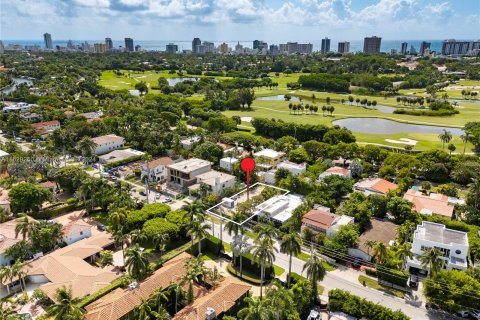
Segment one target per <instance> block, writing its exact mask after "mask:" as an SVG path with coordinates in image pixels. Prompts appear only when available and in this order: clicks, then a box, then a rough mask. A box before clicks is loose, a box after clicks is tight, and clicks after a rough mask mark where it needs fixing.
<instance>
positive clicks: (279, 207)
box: [255, 194, 303, 223]
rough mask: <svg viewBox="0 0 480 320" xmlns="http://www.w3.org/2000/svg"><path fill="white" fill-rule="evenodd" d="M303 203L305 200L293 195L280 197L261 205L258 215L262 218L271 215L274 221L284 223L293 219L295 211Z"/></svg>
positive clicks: (257, 209)
mask: <svg viewBox="0 0 480 320" xmlns="http://www.w3.org/2000/svg"><path fill="white" fill-rule="evenodd" d="M302 203H303V198H302V197H300V196H297V195H293V194H286V195H279V196H275V197H272V198H270V199H268V200H267V201H265V202H262V203H261V204H259V205H258V206H257V207H256V208H255V209H256V211H257V212H256V214H258V215H260V216H262V215H264V213H267V214H269V215H270V217H271V218H272V219H274V220H277V221H279V222H281V223H284V222H285V221H287V220H288V219H290V218H291V217H292V214H293V210H295V209H296V208H297V207H298V206H300V205H301V204H302Z"/></svg>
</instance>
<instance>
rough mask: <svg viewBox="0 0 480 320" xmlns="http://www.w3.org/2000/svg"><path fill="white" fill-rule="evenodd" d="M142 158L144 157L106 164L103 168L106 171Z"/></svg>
mask: <svg viewBox="0 0 480 320" xmlns="http://www.w3.org/2000/svg"><path fill="white" fill-rule="evenodd" d="M142 157H143V156H134V157H130V158H127V159H123V160H118V161H114V162H110V163H107V164H104V165H103V167H104V168H105V169H111V168H115V167H118V166H121V165H124V164H127V163H130V162H134V161H137V160H140V159H142Z"/></svg>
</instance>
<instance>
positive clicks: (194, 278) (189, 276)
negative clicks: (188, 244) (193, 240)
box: [183, 266, 199, 304]
mask: <svg viewBox="0 0 480 320" xmlns="http://www.w3.org/2000/svg"><path fill="white" fill-rule="evenodd" d="M198 276H199V272H198V270H196V268H191V267H188V266H187V268H186V270H185V274H184V275H183V282H187V283H188V292H187V301H188V304H191V303H193V299H194V296H193V283H194V282H198Z"/></svg>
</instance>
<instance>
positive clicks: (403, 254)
mask: <svg viewBox="0 0 480 320" xmlns="http://www.w3.org/2000/svg"><path fill="white" fill-rule="evenodd" d="M397 256H398V259H399V260H400V261H402V265H401V267H402V269H405V265H406V260H407V258H410V259H411V258H412V257H413V253H412V245H411V244H410V243H408V242H405V243H404V244H401V245H399V246H398V247H397Z"/></svg>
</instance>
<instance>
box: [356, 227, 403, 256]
mask: <svg viewBox="0 0 480 320" xmlns="http://www.w3.org/2000/svg"><path fill="white" fill-rule="evenodd" d="M397 228H398V226H397V225H396V224H394V223H393V222H390V221H383V220H378V219H372V220H371V226H370V228H369V229H367V230H366V231H364V232H363V233H362V234H361V235H360V237H358V240H357V247H356V248H349V249H348V254H349V255H351V256H354V257H357V258H360V259H363V260H365V261H371V260H372V257H373V256H372V255H373V252H372V249H371V248H369V247H368V246H367V241H368V240H371V241H376V242H383V243H385V244H386V245H392V244H393V242H394V240H395V237H396V235H397Z"/></svg>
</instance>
